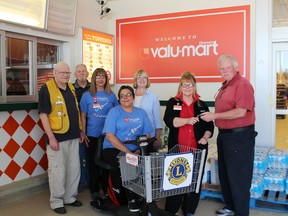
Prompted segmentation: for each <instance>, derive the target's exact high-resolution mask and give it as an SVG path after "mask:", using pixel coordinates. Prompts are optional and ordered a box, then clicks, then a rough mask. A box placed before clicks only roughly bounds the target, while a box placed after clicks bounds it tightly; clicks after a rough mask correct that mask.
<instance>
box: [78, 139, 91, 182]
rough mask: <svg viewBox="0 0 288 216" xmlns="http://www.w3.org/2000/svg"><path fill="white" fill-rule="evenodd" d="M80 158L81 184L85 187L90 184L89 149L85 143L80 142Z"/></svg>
mask: <svg viewBox="0 0 288 216" xmlns="http://www.w3.org/2000/svg"><path fill="white" fill-rule="evenodd" d="M79 158H80V181H79V186H80V187H85V186H88V184H89V161H88V160H89V158H88V150H87V147H86V145H85V143H80V144H79Z"/></svg>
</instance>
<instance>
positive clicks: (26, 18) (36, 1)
mask: <svg viewBox="0 0 288 216" xmlns="http://www.w3.org/2000/svg"><path fill="white" fill-rule="evenodd" d="M46 4H47V1H46V0H16V1H11V0H10V1H9V0H0V20H3V21H7V22H12V23H17V24H21V25H26V26H32V27H36V28H43V29H44V27H45V14H46Z"/></svg>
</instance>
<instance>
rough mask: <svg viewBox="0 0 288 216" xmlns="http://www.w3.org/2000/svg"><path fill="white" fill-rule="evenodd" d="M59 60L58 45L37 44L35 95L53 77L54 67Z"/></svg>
mask: <svg viewBox="0 0 288 216" xmlns="http://www.w3.org/2000/svg"><path fill="white" fill-rule="evenodd" d="M58 60H59V45H51V44H44V43H38V44H37V93H38V92H39V90H40V88H41V86H42V85H43V84H44V83H45V82H46V81H48V80H49V79H51V78H52V77H53V68H54V65H55V64H56V63H57V62H58Z"/></svg>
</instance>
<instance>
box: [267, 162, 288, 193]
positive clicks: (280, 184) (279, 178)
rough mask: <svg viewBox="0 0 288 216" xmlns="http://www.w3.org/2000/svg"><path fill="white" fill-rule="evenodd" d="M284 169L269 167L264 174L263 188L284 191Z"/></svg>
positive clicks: (285, 175)
mask: <svg viewBox="0 0 288 216" xmlns="http://www.w3.org/2000/svg"><path fill="white" fill-rule="evenodd" d="M286 177H287V170H286V169H277V168H269V169H268V170H267V171H266V173H265V174H264V178H263V180H264V190H271V191H280V192H281V191H285V189H286Z"/></svg>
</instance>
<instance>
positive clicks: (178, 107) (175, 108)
mask: <svg viewBox="0 0 288 216" xmlns="http://www.w3.org/2000/svg"><path fill="white" fill-rule="evenodd" d="M173 110H182V106H181V105H174V106H173Z"/></svg>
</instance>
